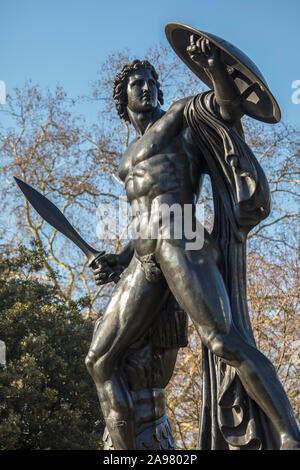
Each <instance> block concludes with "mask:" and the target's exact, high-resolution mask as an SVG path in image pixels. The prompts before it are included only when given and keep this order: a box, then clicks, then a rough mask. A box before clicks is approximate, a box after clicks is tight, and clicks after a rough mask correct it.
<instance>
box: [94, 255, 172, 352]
mask: <svg viewBox="0 0 300 470" xmlns="http://www.w3.org/2000/svg"><path fill="white" fill-rule="evenodd" d="M168 292H169V289H168V287H167V284H166V282H165V280H164V279H162V280H161V281H159V282H156V283H149V282H148V281H147V280H146V278H145V274H144V272H143V270H142V267H141V264H140V262H139V261H138V260H137V259H136V258H135V257H134V258H133V260H132V261H131V263H130V265H129V267H128V269H127V271H126V273H125V274H124V275H123V276H122V279H121V280H120V281H119V282H118V285H117V286H116V288H115V290H114V292H113V294H112V297H111V300H110V302H109V303H108V305H107V308H106V311H105V313H104V315H103V317H102V318H101V319H100V320H99V322H98V323H97V324H96V327H95V331H94V335H93V340H92V344H91V350H92V351H93V352H94V353H96V355H98V356H99V357H100V356H103V355H104V354H106V353H109V354H112V353H113V352H114V353H116V354H118V353H119V352H120V351H123V350H124V348H126V347H128V346H130V345H131V344H133V343H134V342H135V341H137V340H138V339H139V338H140V337H141V336H142V335H143V334H144V333H145V332H146V331H147V329H148V328H149V327H150V326H151V324H152V323H153V321H154V319H155V317H156V315H157V313H158V312H159V310H160V308H161V306H162V303H163V302H164V301H165V300H166V298H167V295H168Z"/></svg>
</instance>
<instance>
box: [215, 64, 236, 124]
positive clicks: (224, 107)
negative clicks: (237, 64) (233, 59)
mask: <svg viewBox="0 0 300 470" xmlns="http://www.w3.org/2000/svg"><path fill="white" fill-rule="evenodd" d="M207 72H208V74H209V75H210V78H211V80H212V82H213V87H214V92H215V96H216V101H217V103H218V105H219V106H220V113H221V116H222V118H223V119H225V120H226V121H231V122H232V123H234V122H236V121H238V120H239V119H240V118H241V117H242V116H243V114H244V112H243V106H242V98H241V94H240V92H239V89H238V87H237V86H236V84H235V83H234V80H233V78H232V77H231V76H230V74H229V73H228V71H227V69H226V66H225V65H224V64H223V63H218V64H216V65H215V66H214V67H212V68H209V69H208V70H207Z"/></svg>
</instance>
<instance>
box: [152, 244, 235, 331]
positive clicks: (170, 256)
mask: <svg viewBox="0 0 300 470" xmlns="http://www.w3.org/2000/svg"><path fill="white" fill-rule="evenodd" d="M161 248H162V249H161V251H160V253H159V257H158V261H159V263H160V266H161V269H162V272H163V274H164V276H165V279H166V280H167V282H168V285H169V288H170V289H171V291H172V293H173V295H174V297H175V298H176V300H177V301H178V303H179V304H180V306H181V307H182V308H183V310H185V311H186V312H187V313H188V314H189V315H190V317H191V319H192V320H193V322H194V324H195V325H196V328H197V330H198V332H199V333H200V336H201V339H202V340H204V339H205V338H206V337H208V336H210V335H213V334H227V333H228V331H229V329H230V326H231V311H230V303H229V299H228V294H227V290H226V287H225V285H224V281H223V278H222V276H221V273H220V271H219V269H218V267H217V264H216V260H215V258H214V256H212V254H211V252H210V251H209V250H206V249H202V250H198V251H188V250H185V249H184V248H182V247H181V246H177V245H176V244H172V243H169V242H168V241H164V242H163V243H162V246H161Z"/></svg>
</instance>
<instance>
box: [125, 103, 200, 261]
mask: <svg viewBox="0 0 300 470" xmlns="http://www.w3.org/2000/svg"><path fill="white" fill-rule="evenodd" d="M187 101H188V99H183V100H180V101H178V102H176V103H174V104H173V105H171V107H170V109H169V110H168V111H167V112H166V113H165V114H164V115H163V116H162V117H160V119H158V120H157V121H156V122H155V123H154V124H153V125H152V126H151V127H150V129H149V130H147V131H146V132H145V134H144V135H142V136H141V137H138V138H136V139H135V140H134V141H133V142H132V143H131V145H130V146H129V148H128V149H127V151H126V153H125V154H124V155H123V158H122V160H121V162H120V168H119V175H120V177H121V179H122V180H123V181H124V182H125V187H126V194H127V198H128V201H129V202H130V204H131V207H132V210H133V214H138V215H139V221H140V222H139V231H140V233H141V240H135V241H134V246H135V249H136V250H137V251H139V252H140V254H141V255H142V254H145V253H147V252H151V251H153V248H154V244H155V240H149V236H148V235H149V234H148V232H147V231H148V230H149V217H150V216H151V217H152V219H151V220H154V219H153V218H155V213H154V211H155V206H154V205H153V203H154V202H155V203H158V205H161V204H163V203H166V204H168V205H172V204H174V203H177V204H180V205H181V206H182V207H183V205H184V204H194V203H195V195H196V193H197V191H198V189H199V184H200V180H201V175H202V174H203V173H204V171H205V164H204V160H203V158H201V155H199V149H198V150H197V149H196V148H195V146H194V144H193V141H192V138H191V135H190V131H189V129H188V128H187V127H186V125H185V121H184V107H185V105H186V103H187ZM156 207H158V206H156ZM143 234H144V236H143ZM145 239H148V241H145Z"/></svg>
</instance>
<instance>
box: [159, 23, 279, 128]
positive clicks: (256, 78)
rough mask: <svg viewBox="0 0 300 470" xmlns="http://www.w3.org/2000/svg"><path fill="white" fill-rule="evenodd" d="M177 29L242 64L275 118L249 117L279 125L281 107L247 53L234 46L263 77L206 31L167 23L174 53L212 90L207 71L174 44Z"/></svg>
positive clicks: (167, 35) (166, 29)
mask: <svg viewBox="0 0 300 470" xmlns="http://www.w3.org/2000/svg"><path fill="white" fill-rule="evenodd" d="M176 29H182V30H185V31H188V32H189V33H191V34H196V35H198V36H203V37H205V38H207V39H208V40H209V41H211V42H212V43H213V44H214V45H215V46H216V47H218V48H219V49H221V50H222V51H224V52H225V53H226V54H228V55H229V56H231V57H232V58H233V59H234V60H235V61H236V62H238V63H239V64H241V65H242V68H243V72H244V75H246V77H247V78H248V79H249V80H251V82H252V83H255V82H256V83H258V85H259V86H260V88H261V89H262V90H263V91H264V92H265V93H266V95H267V97H268V99H269V100H270V101H271V103H272V105H273V117H265V118H262V117H259V116H256V115H255V114H253V113H251V114H250V113H247V114H248V115H249V116H251V117H253V118H254V119H257V120H258V121H263V122H267V123H269V124H275V123H278V122H279V121H280V120H281V111H280V107H279V105H278V103H277V101H276V99H275V97H274V96H273V94H272V93H271V91H270V90H269V88H268V85H267V83H266V81H265V79H264V77H263V75H262V74H261V72H260V71H259V69H258V67H257V66H256V65H255V64H254V62H252V60H251V59H250V58H249V57H248V56H246V54H245V53H243V52H242V51H241V50H240V49H238V48H237V47H236V46H234V45H233V47H235V48H236V49H237V50H240V52H241V53H242V54H244V55H245V56H246V57H247V58H248V59H249V61H250V63H253V64H254V65H255V67H256V68H257V70H258V71H259V73H260V74H261V77H259V76H258V75H257V74H256V73H255V72H254V71H253V70H251V69H250V68H249V67H248V66H247V65H245V64H244V62H242V61H241V59H240V58H238V57H237V56H236V55H235V54H233V52H231V51H230V50H228V49H226V47H224V46H223V45H222V44H220V43H218V42H217V41H216V40H214V38H213V37H211V36H210V34H209V33H206V32H205V31H200V30H197V29H195V28H193V27H191V26H188V25H185V24H182V23H176V22H171V23H167V24H166V26H165V34H166V37H167V40H168V42H169V43H170V45H171V47H172V48H173V50H174V52H175V53H176V54H177V55H178V57H179V58H180V59H181V60H182V61H183V62H184V63H185V65H186V66H187V67H188V68H189V69H190V70H191V71H192V72H193V73H194V74H195V75H197V77H199V78H200V79H201V80H202V81H203V82H204V83H205V84H206V85H207V86H208V87H209V88H212V83H211V80H210V79H209V77H208V76H207V74H206V72H205V70H204V69H203V68H202V67H201V66H199V65H198V66H196V64H195V63H194V62H193V61H192V59H190V57H189V55H188V53H187V52H186V54H183V53H182V52H181V51H180V50H179V48H178V47H177V45H176V43H175V42H174V39H173V36H172V33H173V31H174V30H176ZM218 39H220V40H221V41H224V42H225V43H226V42H227V43H228V41H226V40H224V39H222V38H220V37H218ZM230 66H231V67H232V65H230Z"/></svg>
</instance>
